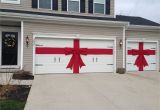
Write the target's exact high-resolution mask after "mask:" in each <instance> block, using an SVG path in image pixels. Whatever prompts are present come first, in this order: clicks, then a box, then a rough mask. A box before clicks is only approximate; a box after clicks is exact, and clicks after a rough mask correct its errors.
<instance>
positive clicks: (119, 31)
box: [24, 22, 123, 71]
mask: <svg viewBox="0 0 160 110" xmlns="http://www.w3.org/2000/svg"><path fill="white" fill-rule="evenodd" d="M33 32H42V33H62V34H86V35H103V36H106V38H107V36H117V61H116V62H117V67H122V66H123V60H122V58H123V49H120V48H119V40H120V39H122V37H123V28H102V27H89V26H71V25H56V24H44V23H33V22H32V23H31V22H24V37H26V36H29V38H30V46H29V47H28V48H27V47H26V46H24V69H25V70H30V71H31V70H32V63H33V62H32V58H33V55H32V52H33V48H32V46H33V38H32V36H33ZM24 44H25V41H24Z"/></svg>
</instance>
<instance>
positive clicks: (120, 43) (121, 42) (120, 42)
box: [119, 39, 123, 48]
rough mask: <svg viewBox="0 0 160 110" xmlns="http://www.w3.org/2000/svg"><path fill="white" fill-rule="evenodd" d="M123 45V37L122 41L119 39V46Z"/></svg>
mask: <svg viewBox="0 0 160 110" xmlns="http://www.w3.org/2000/svg"><path fill="white" fill-rule="evenodd" d="M122 45H123V41H122V39H120V41H119V47H120V48H122Z"/></svg>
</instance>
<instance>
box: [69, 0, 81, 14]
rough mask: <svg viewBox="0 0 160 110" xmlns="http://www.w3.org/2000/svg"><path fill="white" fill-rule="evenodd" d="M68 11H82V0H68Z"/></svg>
mask: <svg viewBox="0 0 160 110" xmlns="http://www.w3.org/2000/svg"><path fill="white" fill-rule="evenodd" d="M68 11H74V12H80V0H68Z"/></svg>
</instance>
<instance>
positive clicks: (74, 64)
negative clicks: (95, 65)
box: [65, 48, 87, 73]
mask: <svg viewBox="0 0 160 110" xmlns="http://www.w3.org/2000/svg"><path fill="white" fill-rule="evenodd" d="M65 55H72V58H71V59H70V61H69V63H68V65H67V68H70V69H73V68H81V67H82V66H86V65H85V64H84V62H83V60H82V58H81V55H87V49H86V48H83V49H78V48H76V49H75V48H65ZM75 70H76V71H74V72H75V73H77V72H78V71H77V70H78V69H75Z"/></svg>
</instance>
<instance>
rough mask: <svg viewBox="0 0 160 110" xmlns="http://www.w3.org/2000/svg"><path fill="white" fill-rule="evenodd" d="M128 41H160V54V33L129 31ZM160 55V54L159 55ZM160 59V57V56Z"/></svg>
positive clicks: (127, 32) (127, 33) (127, 34)
mask: <svg viewBox="0 0 160 110" xmlns="http://www.w3.org/2000/svg"><path fill="white" fill-rule="evenodd" d="M127 39H146V40H156V41H159V52H160V31H159V32H158V31H143V30H141V31H138V30H127V31H126V40H127ZM159 55H160V54H159ZM159 58H160V56H159ZM159 65H160V59H159Z"/></svg>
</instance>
